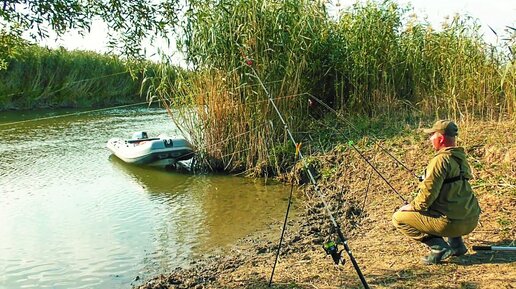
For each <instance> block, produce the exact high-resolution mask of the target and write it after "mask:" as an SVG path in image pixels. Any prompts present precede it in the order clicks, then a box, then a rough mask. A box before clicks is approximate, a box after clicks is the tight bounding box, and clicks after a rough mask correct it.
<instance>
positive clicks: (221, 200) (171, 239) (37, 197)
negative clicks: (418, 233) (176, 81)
mask: <svg viewBox="0 0 516 289" xmlns="http://www.w3.org/2000/svg"><path fill="white" fill-rule="evenodd" d="M62 113H66V111H55V110H54V111H40V112H28V113H23V112H16V113H7V112H0V288H130V287H131V285H134V284H139V283H141V280H146V279H149V278H150V277H152V276H154V275H157V274H161V273H167V272H169V271H170V270H172V269H174V268H176V267H179V266H183V267H184V266H188V264H189V263H190V262H191V261H192V260H195V259H198V258H202V257H203V256H205V255H210V254H217V252H220V250H222V249H223V248H227V247H228V246H231V245H232V244H233V243H234V242H235V241H236V240H237V239H239V238H242V237H244V236H246V235H248V234H250V233H252V232H254V231H257V230H263V229H266V228H267V224H270V223H271V222H277V221H278V220H281V219H282V217H283V214H284V211H285V209H286V206H287V197H288V190H289V188H288V187H286V186H283V185H279V184H268V185H265V184H264V181H263V180H251V179H245V178H238V177H232V176H221V175H193V174H189V173H185V172H174V171H166V170H162V169H156V168H148V167H137V166H132V165H127V164H125V163H123V162H122V161H120V160H119V159H118V158H116V157H114V156H111V155H110V152H109V151H108V150H107V149H106V148H105V144H106V142H107V140H108V139H109V138H111V137H129V136H130V135H131V133H132V132H134V131H140V130H145V131H147V132H149V136H157V135H158V134H160V133H166V134H168V135H169V136H173V135H176V134H178V131H177V129H175V128H174V126H173V124H172V122H171V121H170V119H169V118H168V116H167V115H166V113H165V112H164V111H163V110H162V109H159V108H147V107H139V108H125V109H112V110H106V111H100V112H90V113H85V114H80V115H71V116H65V117H60V118H53V119H41V120H37V121H30V122H23V123H17V124H10V125H2V124H6V123H12V122H14V121H19V120H24V119H39V118H42V117H48V116H50V115H55V114H62ZM279 230H280V228H278V235H279V234H280V231H279ZM135 279H139V280H140V281H135Z"/></svg>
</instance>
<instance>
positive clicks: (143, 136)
mask: <svg viewBox="0 0 516 289" xmlns="http://www.w3.org/2000/svg"><path fill="white" fill-rule="evenodd" d="M148 138H149V136H148V135H147V132H145V131H138V132H135V133H133V136H132V137H131V139H148Z"/></svg>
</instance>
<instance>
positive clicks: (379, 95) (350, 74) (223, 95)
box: [154, 0, 516, 175]
mask: <svg viewBox="0 0 516 289" xmlns="http://www.w3.org/2000/svg"><path fill="white" fill-rule="evenodd" d="M189 3H190V6H189V9H187V12H186V15H185V16H186V17H185V19H186V20H185V23H183V25H182V27H184V31H183V34H182V35H183V38H182V40H181V48H182V49H183V51H185V52H186V53H187V56H188V61H189V64H190V65H191V66H192V67H193V68H194V69H193V72H192V74H191V77H189V78H187V79H183V80H181V81H180V82H179V83H180V84H179V85H177V86H176V85H175V84H173V83H171V82H169V83H168V84H163V82H167V81H169V80H168V79H167V76H166V75H158V76H156V77H155V78H154V83H155V85H154V86H155V87H162V88H163V87H168V88H169V90H157V94H156V95H157V96H158V97H159V98H160V99H161V100H162V101H163V102H164V103H166V104H167V105H170V106H171V107H174V108H175V109H174V110H171V111H170V112H171V115H172V116H173V118H174V119H175V120H176V122H177V123H178V125H179V126H182V127H185V128H186V129H187V130H188V132H187V134H188V135H189V136H190V137H191V138H192V139H193V140H194V142H195V144H196V145H197V146H198V147H199V149H200V150H201V151H202V154H201V160H202V163H204V164H206V166H208V167H210V168H212V169H215V170H227V171H244V172H248V173H250V174H261V175H264V174H265V175H268V174H276V173H278V172H279V171H281V170H283V169H285V167H286V165H285V164H288V163H289V161H288V160H292V158H293V156H292V155H293V145H291V144H288V141H289V140H288V139H287V138H286V133H285V128H284V127H283V125H282V124H281V122H280V121H279V118H278V116H277V115H276V114H275V112H274V111H273V110H272V108H271V106H270V103H268V102H267V97H268V95H267V94H266V92H265V90H264V89H263V88H261V87H260V85H259V80H261V81H262V82H263V83H265V86H266V90H267V91H268V92H269V93H270V95H271V96H272V97H274V99H275V101H276V102H277V104H278V107H279V110H280V111H281V112H282V114H283V117H284V119H285V121H286V122H287V124H288V126H289V127H290V129H291V130H292V131H293V132H295V133H296V132H298V133H299V134H297V135H296V137H299V138H300V139H301V137H302V135H301V134H300V132H302V131H303V130H304V129H305V128H306V127H309V123H310V122H311V118H310V117H307V115H312V116H314V117H319V118H320V117H325V116H326V115H327V114H329V112H328V111H324V110H323V109H321V108H320V107H319V108H318V107H316V106H314V105H312V104H313V102H312V104H310V105H309V103H310V95H313V96H316V97H317V98H320V99H322V100H323V101H325V102H326V103H327V104H329V105H330V106H332V107H333V108H335V109H336V110H338V111H340V112H343V113H348V114H349V115H353V114H359V115H364V116H367V117H375V116H385V115H387V116H392V117H397V116H399V115H401V114H403V113H412V114H414V113H415V114H417V115H418V116H419V117H423V118H427V119H428V118H435V117H448V118H453V119H456V120H458V121H461V120H469V119H478V118H480V119H487V120H502V119H515V114H514V109H515V107H516V103H515V76H516V72H515V71H516V70H515V65H514V58H513V54H512V52H513V51H514V47H515V46H514V39H515V37H514V35H515V34H514V31H512V30H511V31H512V32H511V33H512V34H509V38H508V40H507V41H506V42H503V43H501V45H498V46H492V45H490V44H487V43H485V42H484V41H483V39H482V37H481V35H480V33H479V26H478V24H477V23H476V22H475V21H474V20H471V19H468V18H465V17H459V16H457V17H454V18H451V19H448V20H447V21H446V22H445V23H444V25H443V27H442V28H440V29H439V30H436V29H434V28H433V27H431V26H430V25H429V24H428V23H426V22H424V21H421V20H419V19H418V17H417V16H415V15H413V14H410V13H412V11H411V10H410V9H408V8H406V7H400V6H398V5H397V4H396V3H394V2H392V1H384V2H382V3H376V2H367V3H365V4H360V3H357V4H355V5H353V7H351V8H350V9H348V10H347V11H345V12H343V13H342V14H341V15H340V17H339V18H338V19H337V20H334V19H332V18H331V17H330V16H329V15H328V13H327V11H326V7H325V5H324V4H322V3H321V2H320V1H298V0H296V1H293V0H290V1H289V0H287V1H270V0H252V1H251V0H240V1H189ZM509 48H512V50H510V49H509ZM158 83H160V84H158ZM312 127H313V126H312ZM236 136H239V137H236Z"/></svg>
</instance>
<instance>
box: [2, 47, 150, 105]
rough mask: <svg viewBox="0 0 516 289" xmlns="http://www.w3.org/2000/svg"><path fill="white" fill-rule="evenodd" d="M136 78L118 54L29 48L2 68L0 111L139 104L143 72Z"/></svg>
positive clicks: (24, 49)
mask: <svg viewBox="0 0 516 289" xmlns="http://www.w3.org/2000/svg"><path fill="white" fill-rule="evenodd" d="M138 74H140V76H138ZM133 76H134V75H133ZM133 76H131V74H130V73H129V67H128V66H127V65H126V63H125V62H124V61H123V60H121V59H119V58H117V57H115V56H110V55H102V54H98V53H95V52H88V51H67V50H65V49H57V50H51V49H47V48H42V47H38V46H29V47H26V48H23V49H21V50H20V52H19V53H18V56H17V57H16V58H14V59H10V61H9V63H8V67H7V69H5V70H0V109H2V108H3V109H9V108H18V109H19V108H35V107H89V106H100V105H110V104H118V103H130V102H135V101H137V100H138V99H139V95H138V92H139V90H140V83H141V72H140V73H138V72H137V73H136V78H133Z"/></svg>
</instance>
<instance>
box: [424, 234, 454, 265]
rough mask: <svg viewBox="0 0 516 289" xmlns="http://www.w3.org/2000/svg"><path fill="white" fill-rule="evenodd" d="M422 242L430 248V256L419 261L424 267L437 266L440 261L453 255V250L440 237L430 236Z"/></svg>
mask: <svg viewBox="0 0 516 289" xmlns="http://www.w3.org/2000/svg"><path fill="white" fill-rule="evenodd" d="M422 242H423V243H424V244H425V245H427V246H428V247H430V254H429V255H428V256H426V257H423V259H421V261H422V262H423V263H424V264H426V265H431V264H439V263H441V261H442V260H444V259H446V258H448V257H450V256H451V254H452V253H453V250H452V249H451V248H450V246H449V245H448V243H446V242H445V241H444V239H443V238H442V237H437V236H430V237H428V238H426V239H425V240H423V241H422Z"/></svg>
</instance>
